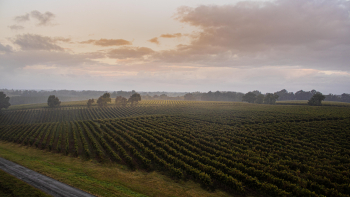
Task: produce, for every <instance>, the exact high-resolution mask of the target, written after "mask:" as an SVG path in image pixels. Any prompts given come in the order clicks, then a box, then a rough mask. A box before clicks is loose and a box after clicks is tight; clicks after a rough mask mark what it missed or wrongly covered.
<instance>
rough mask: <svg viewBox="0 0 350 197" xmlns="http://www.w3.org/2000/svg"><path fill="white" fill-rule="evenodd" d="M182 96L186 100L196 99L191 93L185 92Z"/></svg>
mask: <svg viewBox="0 0 350 197" xmlns="http://www.w3.org/2000/svg"><path fill="white" fill-rule="evenodd" d="M184 98H185V100H187V101H194V100H196V98H195V97H194V95H193V94H191V93H187V94H185V96H184Z"/></svg>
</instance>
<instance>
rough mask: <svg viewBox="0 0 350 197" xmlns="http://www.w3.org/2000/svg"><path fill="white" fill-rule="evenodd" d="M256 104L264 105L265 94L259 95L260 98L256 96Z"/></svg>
mask: <svg viewBox="0 0 350 197" xmlns="http://www.w3.org/2000/svg"><path fill="white" fill-rule="evenodd" d="M255 103H257V104H263V103H264V95H263V94H259V95H258V96H256V99H255Z"/></svg>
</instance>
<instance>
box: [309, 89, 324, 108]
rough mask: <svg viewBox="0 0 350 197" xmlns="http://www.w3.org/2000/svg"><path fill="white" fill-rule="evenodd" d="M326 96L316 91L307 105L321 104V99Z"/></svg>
mask: <svg viewBox="0 0 350 197" xmlns="http://www.w3.org/2000/svg"><path fill="white" fill-rule="evenodd" d="M325 98H326V97H325V96H324V95H323V94H322V93H320V92H316V93H315V94H314V95H313V96H312V97H311V99H310V100H309V101H308V103H307V104H308V105H313V106H321V105H322V101H323V100H324V99H325Z"/></svg>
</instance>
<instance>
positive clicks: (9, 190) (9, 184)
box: [0, 170, 50, 197]
mask: <svg viewBox="0 0 350 197" xmlns="http://www.w3.org/2000/svg"><path fill="white" fill-rule="evenodd" d="M0 196H3V197H15V196H16V197H49V196H50V195H47V194H45V193H44V192H42V191H41V190H39V189H37V188H35V187H33V186H31V185H29V184H27V183H26V182H24V181H22V180H20V179H18V178H16V177H14V176H12V175H10V174H8V173H7V172H4V171H3V170H0Z"/></svg>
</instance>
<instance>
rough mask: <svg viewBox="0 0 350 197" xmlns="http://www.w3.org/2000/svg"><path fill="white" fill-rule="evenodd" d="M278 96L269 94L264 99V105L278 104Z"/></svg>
mask: <svg viewBox="0 0 350 197" xmlns="http://www.w3.org/2000/svg"><path fill="white" fill-rule="evenodd" d="M278 97H279V96H278V94H272V93H267V94H266V95H265V98H264V104H271V105H274V104H276V100H277V99H278Z"/></svg>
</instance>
